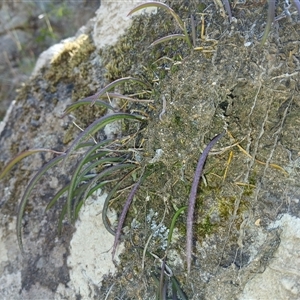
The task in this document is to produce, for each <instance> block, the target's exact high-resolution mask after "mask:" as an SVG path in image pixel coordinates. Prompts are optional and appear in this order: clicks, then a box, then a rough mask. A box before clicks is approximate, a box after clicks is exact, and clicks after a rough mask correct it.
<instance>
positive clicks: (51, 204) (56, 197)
mask: <svg viewBox="0 0 300 300" xmlns="http://www.w3.org/2000/svg"><path fill="white" fill-rule="evenodd" d="M68 188H69V184H67V185H66V186H64V187H63V188H61V189H60V190H59V191H58V192H57V193H56V194H55V196H54V197H53V198H52V200H51V201H50V202H49V203H48V205H47V206H46V208H45V211H47V210H49V209H50V208H52V207H53V206H54V204H55V203H56V202H57V200H58V199H59V198H60V197H61V196H62V195H63V194H64V193H66V192H67V190H68Z"/></svg>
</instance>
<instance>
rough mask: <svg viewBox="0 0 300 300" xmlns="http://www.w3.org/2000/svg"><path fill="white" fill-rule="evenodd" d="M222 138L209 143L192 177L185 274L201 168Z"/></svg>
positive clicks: (189, 255)
mask: <svg viewBox="0 0 300 300" xmlns="http://www.w3.org/2000/svg"><path fill="white" fill-rule="evenodd" d="M223 136H224V132H223V133H221V134H218V135H217V136H215V137H214V138H213V139H212V140H211V141H210V143H209V144H208V145H207V146H206V148H205V149H204V150H203V153H202V154H201V156H200V158H199V160H198V164H197V168H196V171H195V175H194V180H193V184H192V188H191V192H190V197H189V205H188V216H187V226H186V228H187V232H186V259H187V273H188V274H189V273H190V270H191V260H192V241H193V222H194V209H195V202H196V196H197V189H198V184H199V181H200V177H201V175H202V172H203V167H204V164H205V161H206V158H207V155H208V153H209V151H210V150H211V149H212V148H213V146H214V145H215V144H216V143H217V142H218V141H219V140H220V139H221V138H222V137H223Z"/></svg>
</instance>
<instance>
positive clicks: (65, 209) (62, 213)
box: [57, 203, 67, 235]
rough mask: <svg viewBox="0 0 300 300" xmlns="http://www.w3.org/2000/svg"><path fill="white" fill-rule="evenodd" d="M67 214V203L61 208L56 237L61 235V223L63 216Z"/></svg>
mask: <svg viewBox="0 0 300 300" xmlns="http://www.w3.org/2000/svg"><path fill="white" fill-rule="evenodd" d="M66 214H67V203H66V204H65V205H64V206H63V208H62V210H61V213H60V215H59V219H58V225H57V232H58V235H61V231H62V222H63V220H64V218H65V215H66Z"/></svg>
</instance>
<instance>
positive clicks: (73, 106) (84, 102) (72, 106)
mask: <svg viewBox="0 0 300 300" xmlns="http://www.w3.org/2000/svg"><path fill="white" fill-rule="evenodd" d="M91 104H95V105H97V106H102V107H105V108H107V109H111V110H113V111H114V110H115V109H114V107H112V106H111V105H110V104H108V103H106V102H104V101H101V100H88V99H83V100H80V101H77V102H75V103H72V104H70V105H68V106H67V107H66V109H65V111H64V114H63V115H62V116H61V118H64V117H65V116H66V115H67V114H69V113H70V112H71V111H73V110H75V109H77V108H78V107H81V106H83V105H91Z"/></svg>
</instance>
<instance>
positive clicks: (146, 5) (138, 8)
mask: <svg viewBox="0 0 300 300" xmlns="http://www.w3.org/2000/svg"><path fill="white" fill-rule="evenodd" d="M153 6H154V7H158V8H162V9H165V10H166V11H167V12H169V13H170V14H171V15H172V16H173V17H174V19H175V20H176V22H177V24H178V25H179V27H180V28H181V29H182V30H184V24H183V22H182V20H181V19H180V17H179V16H178V15H177V14H176V13H175V11H174V10H173V9H172V8H171V7H169V6H168V5H166V4H164V3H161V2H157V1H150V2H147V3H143V4H140V5H138V6H137V7H135V8H134V9H132V10H131V11H130V12H129V13H128V15H127V16H130V15H132V14H133V13H135V12H137V11H139V10H141V9H144V8H147V7H153Z"/></svg>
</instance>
